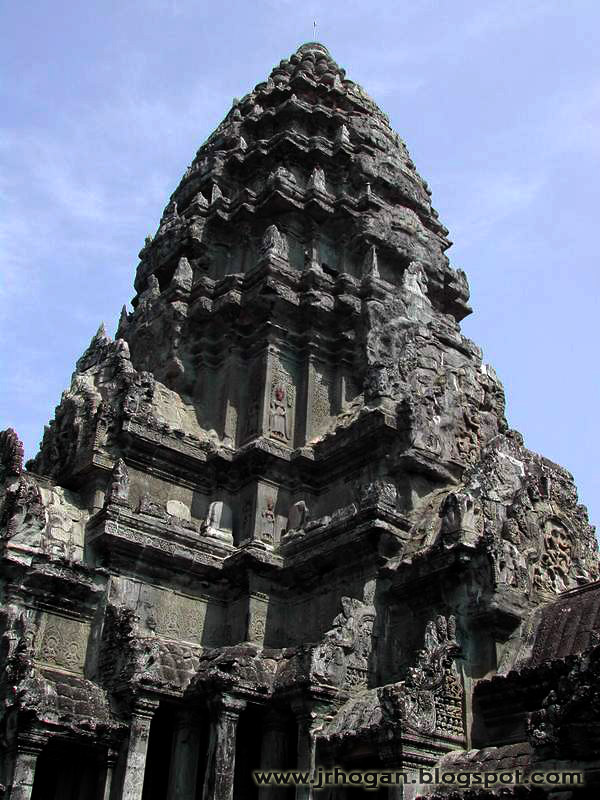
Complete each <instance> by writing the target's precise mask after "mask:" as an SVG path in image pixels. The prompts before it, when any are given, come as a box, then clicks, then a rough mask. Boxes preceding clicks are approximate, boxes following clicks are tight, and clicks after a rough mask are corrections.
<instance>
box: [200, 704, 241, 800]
mask: <svg viewBox="0 0 600 800" xmlns="http://www.w3.org/2000/svg"><path fill="white" fill-rule="evenodd" d="M245 707H246V701H245V700H240V699H238V698H235V697H231V696H230V695H223V696H222V697H220V698H219V699H218V700H217V701H216V702H215V703H214V705H213V719H212V722H211V728H210V742H209V746H208V759H207V763H206V775H205V777H204V791H203V793H202V800H233V781H234V777H235V750H236V732H237V723H238V719H239V716H240V713H241V711H242V710H243V709H244V708H245Z"/></svg>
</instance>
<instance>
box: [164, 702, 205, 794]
mask: <svg viewBox="0 0 600 800" xmlns="http://www.w3.org/2000/svg"><path fill="white" fill-rule="evenodd" d="M199 756H200V720H199V717H198V712H197V710H196V709H194V708H192V709H182V710H181V711H180V712H179V713H178V715H177V719H176V721H175V732H174V736H173V748H172V750H171V767H170V770H169V787H168V790H167V800H195V798H196V780H197V777H198V758H199Z"/></svg>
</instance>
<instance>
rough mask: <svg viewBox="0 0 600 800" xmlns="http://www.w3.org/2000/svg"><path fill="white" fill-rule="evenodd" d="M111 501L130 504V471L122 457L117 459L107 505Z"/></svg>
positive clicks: (106, 500)
mask: <svg viewBox="0 0 600 800" xmlns="http://www.w3.org/2000/svg"><path fill="white" fill-rule="evenodd" d="M110 503H116V504H117V505H128V503H129V471H128V470H127V464H126V463H125V462H124V461H123V459H122V458H119V459H118V460H117V462H116V464H115V465H114V467H113V470H112V472H111V475H110V481H109V484H108V489H107V491H106V498H105V500H104V505H105V506H107V505H109V504H110Z"/></svg>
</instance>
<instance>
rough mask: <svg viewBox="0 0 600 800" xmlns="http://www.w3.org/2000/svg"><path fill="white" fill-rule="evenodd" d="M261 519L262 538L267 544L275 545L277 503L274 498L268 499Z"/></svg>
mask: <svg viewBox="0 0 600 800" xmlns="http://www.w3.org/2000/svg"><path fill="white" fill-rule="evenodd" d="M261 517H262V525H261V531H260V538H261V540H262V541H263V542H266V543H267V544H273V543H274V542H275V502H274V500H273V498H272V497H269V498H268V499H267V504H266V506H265V509H264V511H263V512H262V514H261Z"/></svg>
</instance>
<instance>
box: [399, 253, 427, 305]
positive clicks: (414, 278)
mask: <svg viewBox="0 0 600 800" xmlns="http://www.w3.org/2000/svg"><path fill="white" fill-rule="evenodd" d="M402 288H403V289H404V290H405V291H408V292H413V293H414V294H418V295H420V296H421V297H426V296H427V276H426V274H425V270H424V269H423V267H422V266H421V265H420V264H419V262H418V261H411V262H410V264H409V265H408V267H407V268H406V269H405V270H404V275H403V276H402Z"/></svg>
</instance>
